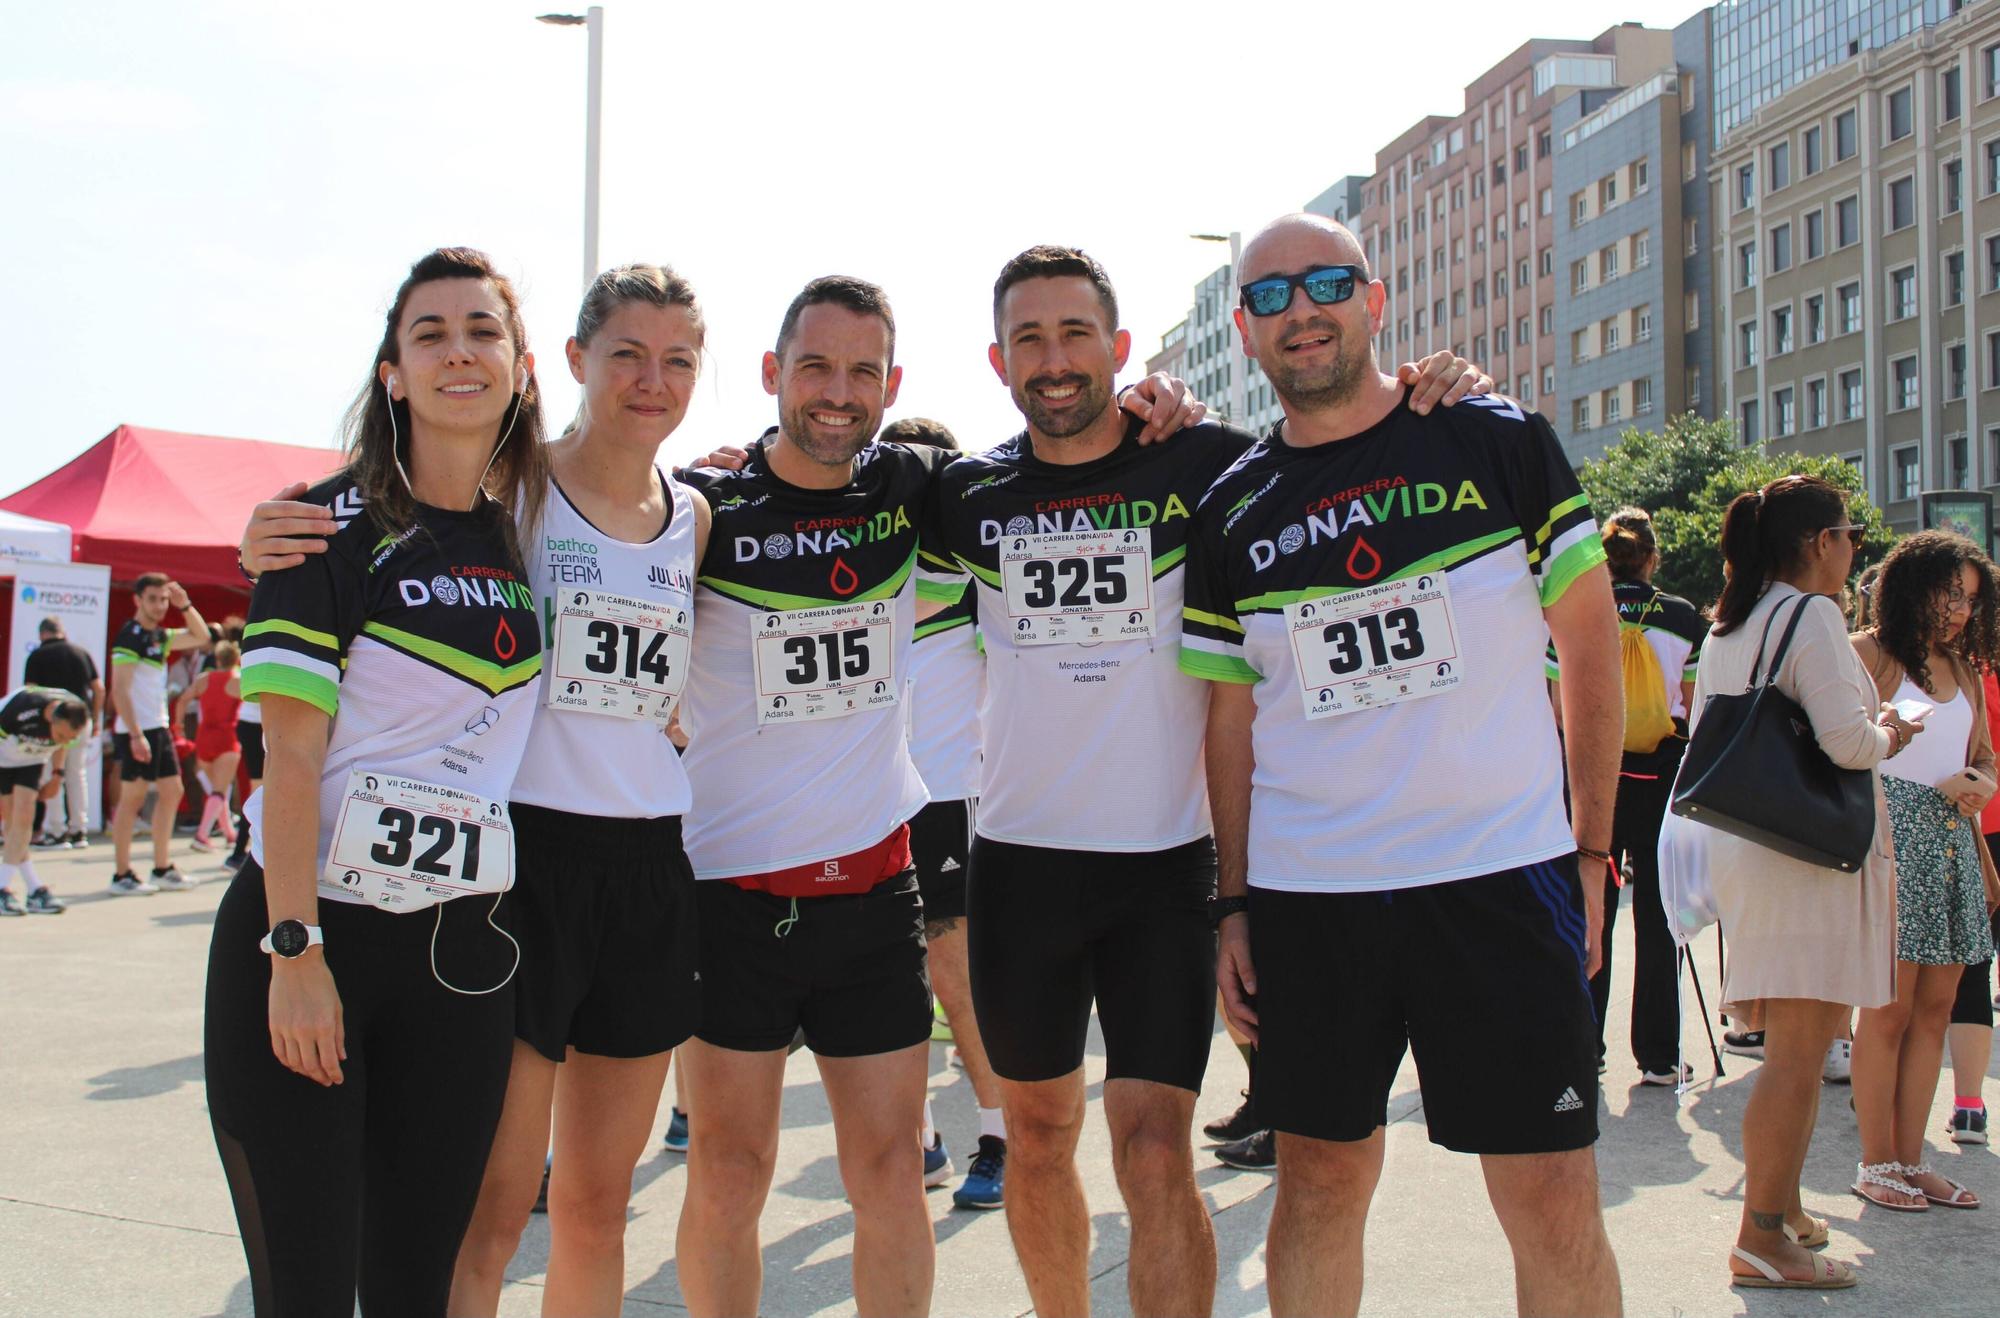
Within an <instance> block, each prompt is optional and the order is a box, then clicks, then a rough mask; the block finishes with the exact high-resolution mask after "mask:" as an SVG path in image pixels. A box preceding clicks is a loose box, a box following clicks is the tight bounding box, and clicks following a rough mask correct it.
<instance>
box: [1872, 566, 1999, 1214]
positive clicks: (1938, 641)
mask: <svg viewBox="0 0 2000 1318" xmlns="http://www.w3.org/2000/svg"><path fill="white" fill-rule="evenodd" d="M1875 603H1876V608H1877V613H1876V617H1875V623H1874V626H1873V627H1872V628H1871V629H1870V630H1868V631H1865V632H1862V633H1860V634H1859V635H1857V636H1855V638H1854V649H1855V652H1856V653H1857V654H1859V655H1860V656H1861V661H1862V663H1863V664H1865V665H1866V666H1867V668H1868V672H1869V675H1870V676H1871V677H1872V678H1873V679H1874V681H1875V690H1876V693H1877V694H1878V695H1879V696H1880V697H1881V699H1883V700H1889V701H1894V702H1896V703H1897V705H1898V706H1901V707H1907V708H1914V707H1916V706H1929V707H1930V708H1931V711H1932V712H1931V713H1930V714H1929V716H1928V718H1927V719H1926V726H1927V728H1928V732H1929V735H1927V736H1926V737H1925V738H1924V740H1923V742H1922V744H1920V745H1919V746H1917V747H1916V749H1914V750H1913V751H1912V752H1911V753H1910V754H1909V755H1907V756H1905V757H1903V758H1902V759H1900V760H1898V761H1897V762H1896V764H1895V767H1893V768H1888V769H1884V770H1883V771H1882V785H1883V787H1884V789H1885V790H1886V792H1887V794H1888V800H1889V819H1890V822H1891V824H1892V825H1893V827H1894V829H1895V840H1896V992H1895V997H1894V999H1893V1000H1892V1001H1890V1002H1889V1003H1887V1004H1885V1005H1883V1006H1881V1007H1879V1008H1877V1009H1875V1010H1872V1011H1864V1012H1862V1013H1861V1028H1860V1029H1859V1030H1858V1031H1857V1032H1856V1034H1855V1041H1854V1113H1855V1117H1856V1118H1857V1120H1858V1121H1859V1124H1860V1127H1861V1164H1860V1166H1859V1168H1858V1170H1857V1174H1856V1179H1855V1182H1854V1192H1855V1193H1856V1194H1858V1195H1860V1196H1861V1197H1862V1198H1864V1199H1866V1200H1868V1202H1870V1203H1872V1204H1877V1205H1879V1206H1881V1207H1883V1208H1887V1209H1893V1210H1895V1211H1898V1212H1906V1213H1907V1212H1921V1211H1923V1210H1926V1209H1928V1208H1930V1207H1932V1206H1933V1205H1936V1206H1939V1207H1943V1208H1977V1207H1979V1196H1978V1195H1976V1194H1974V1193H1973V1192H1972V1191H1970V1190H1968V1189H1966V1188H1965V1187H1964V1186H1962V1185H1960V1184H1959V1183H1958V1182H1956V1181H1954V1180H1952V1179H1951V1178H1950V1177H1948V1176H1944V1175H1941V1174H1940V1173H1938V1172H1936V1171H1933V1170H1932V1169H1931V1167H1930V1165H1929V1163H1928V1161H1927V1160H1926V1159H1925V1157H1924V1124H1925V1123H1926V1122H1928V1121H1929V1120H1930V1119H1931V1103H1932V1100H1933V1099H1934V1098H1935V1097H1936V1096H1937V1082H1938V1062H1939V1059H1940V1057H1941V1056H1942V1055H1943V1052H1944V1037H1945V1027H1946V1024H1947V1022H1948V1021H1949V1020H1950V1018H1951V1009H1952V1003H1953V1000H1954V999H1955V998H1956V997H1957V996H1958V982H1959V979H1960V976H1961V972H1962V971H1963V969H1964V967H1965V966H1966V965H1968V964H1977V963H1979V962H1981V961H1985V960H1987V959H1989V958H1990V957H1991V956H1992V955H1993V937H1992V931H1991V930H1990V929H1989V928H1988V926H1987V917H1988V914H1989V912H1990V911H1991V909H1992V904H1993V901H1994V899H1995V897H1996V896H2000V874H1996V872H1995V870H1994V865H1993V858H1992V856H1991V855H1990V854H1989V852H1988V849H1987V846H1986V840H1985V838H1984V837H1982V836H1981V835H1980V831H1979V812H1980V810H1981V808H1982V807H1984V806H1985V805H1986V803H1987V802H1988V801H1990V800H1991V799H1992V798H1993V794H1994V786H1995V782H1994V756H1993V739H1992V734H1991V732H1990V730H1989V728H1988V726H1987V722H1986V688H1985V684H1984V682H1983V681H1982V680H1981V678H1980V670H1981V669H1982V668H1988V667H1991V666H1992V665H1993V663H1994V660H1995V657H1996V652H2000V618H1996V617H1995V616H1994V615H1995V612H1996V609H2000V585H1996V582H1995V577H1994V567H1993V564H1992V562H1991V560H1989V559H1988V558H1987V557H1986V555H1985V554H1983V553H1981V552H1980V550H1979V547H1978V546H1977V545H1975V544H1973V543H1972V542H1971V541H1970V540H1967V539H1966V538H1965V537H1963V536H1959V535H1953V534H1952V533H1950V532H1949V531H1922V532H1919V533H1918V534H1916V535H1913V536H1910V537H1908V538H1906V539H1904V540H1902V541H1901V542H1899V543H1898V544H1897V545H1896V547H1895V548H1894V549H1892V550H1890V551H1889V556H1888V557H1887V558H1885V559H1883V560H1882V575H1881V577H1880V579H1879V580H1878V581H1877V582H1876V583H1875Z"/></svg>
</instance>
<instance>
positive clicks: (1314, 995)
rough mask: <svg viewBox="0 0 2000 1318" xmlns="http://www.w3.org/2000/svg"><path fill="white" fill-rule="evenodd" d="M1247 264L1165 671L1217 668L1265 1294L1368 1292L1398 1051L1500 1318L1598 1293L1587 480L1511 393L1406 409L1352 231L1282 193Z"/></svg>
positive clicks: (1557, 1307)
mask: <svg viewBox="0 0 2000 1318" xmlns="http://www.w3.org/2000/svg"><path fill="white" fill-rule="evenodd" d="M1239 270H1240V274H1241V278H1242V284H1241V298H1240V302H1241V305H1240V306H1239V308H1238V310H1237V312H1236V324H1237V327H1238V330H1239V332H1240V333H1241V335H1242V339H1243V343H1244V346H1245V349H1246V350H1247V351H1248V352H1249V353H1251V354H1252V355H1253V356H1255V357H1256V359H1257V361H1258V363H1259V364H1260V365H1261V366H1262V367H1263V368H1264V372H1265V374H1266V375H1267V376H1268V377H1269V378H1270V380H1271V384H1272V387H1273V389H1274V390H1275V391H1276V393H1277V395H1278V398H1279V401H1280V402H1281V403H1282V405H1283V407H1284V414H1285V419H1284V421H1283V423H1282V424H1281V425H1280V426H1278V427H1277V429H1276V430H1275V431H1274V432H1273V433H1271V434H1269V435H1267V436H1265V437H1264V438H1263V439H1261V440H1260V441H1259V442H1258V443H1257V444H1256V445H1255V446H1254V447H1253V448H1251V449H1250V451H1249V452H1247V453H1246V454H1244V456H1243V457H1242V459H1241V460H1239V461H1238V462H1237V463H1236V464H1235V465H1234V466H1233V467H1231V468H1230V470H1229V471H1228V472H1226V473H1224V474H1223V476H1222V477H1221V478H1220V479H1219V480H1217V481H1216V483H1215V484H1214V485H1213V486H1212V487H1210V489H1209V490H1208V492H1207V493H1206V494H1205V495H1203V497H1202V499H1201V501H1200V503H1199V505H1198V506H1197V510H1196V514H1195V519H1194V527H1193V529H1192V532H1191V534H1190V540H1189V550H1188V578H1187V604H1186V612H1185V618H1186V622H1185V626H1184V629H1183V633H1182V642H1181V645H1182V649H1181V664H1182V667H1183V669H1184V670H1185V671H1186V672H1188V673H1190V674H1192V675H1194V676H1196V677H1200V678H1204V679H1207V681H1208V682H1209V683H1210V689H1211V694H1210V699H1209V713H1208V727H1207V737H1206V743H1205V754H1206V757H1207V762H1208V786H1209V796H1210V801H1211V806H1212V813H1213V818H1214V823H1215V839H1216V847H1217V853H1218V855H1217V860H1218V869H1219V876H1218V877H1219V897H1218V902H1217V906H1218V914H1219V915H1220V917H1221V921H1220V934H1221V942H1220V952H1219V959H1218V960H1219V964H1218V967H1217V979H1218V981H1219V983H1220V985H1221V988H1222V993H1223V997H1224V1001H1225V1007H1226V1010H1227V1012H1228V1014H1229V1016H1230V1017H1231V1019H1232V1020H1233V1021H1234V1022H1235V1023H1236V1025H1237V1026H1238V1028H1240V1029H1242V1030H1243V1031H1244V1032H1245V1033H1247V1034H1249V1035H1250V1036H1251V1037H1252V1038H1253V1039H1254V1040H1255V1041H1256V1043H1257V1046H1258V1053H1257V1058H1258V1075H1257V1106H1258V1111H1259V1115H1260V1118H1261V1119H1262V1120H1263V1121H1264V1122H1265V1123H1266V1124H1268V1125H1270V1126H1271V1127H1272V1128H1273V1129H1275V1130H1276V1131H1277V1132H1278V1198H1277V1203H1276V1205H1275V1206H1274V1209H1273V1212H1272V1216H1271V1226H1270V1236H1269V1242H1268V1243H1269V1247H1268V1250H1267V1253H1266V1263H1267V1269H1268V1284H1269V1294H1270V1302H1271V1310H1272V1312H1273V1313H1275V1314H1281V1315H1282V1314H1302V1313H1315V1314H1320V1313H1343V1314H1352V1313H1354V1312H1356V1311H1357V1310H1358V1308H1359V1307H1360V1302H1361V1243H1362V1228H1363V1225H1364V1223H1365V1221H1366V1219H1367V1214H1368V1205H1369V1201H1370V1199H1371V1197H1372V1196H1373V1194H1374V1190H1375V1185H1376V1182H1377V1180H1378V1178H1379V1176H1380V1174H1381V1169H1382V1149H1383V1126H1384V1124H1385V1122H1386V1120H1387V1105H1388V1096H1389V1089H1390V1086H1391V1084H1392V1083H1393V1081H1394V1079H1395V1076H1396V1071H1397V1069H1398V1067H1399V1066H1400V1065H1401V1062H1402V1058H1403V1054H1404V1051H1405V1050H1406V1049H1409V1050H1411V1051H1414V1053H1415V1055H1416V1061H1417V1072H1418V1078H1419V1080H1420V1082H1421V1084H1422V1087H1423V1100H1424V1117H1425V1121H1426V1122H1427V1123H1428V1126H1429V1131H1430V1138H1431V1140H1432V1141H1433V1142H1435V1143H1438V1144H1442V1145H1444V1146H1445V1147H1447V1148H1450V1149H1454V1150H1458V1151H1461V1152H1467V1153H1473V1154H1477V1155H1479V1158H1480V1162H1481V1164H1482V1170H1483V1171H1484V1173H1485V1178H1486V1185H1487V1192H1488V1195H1489V1197H1490V1199H1491V1201H1492V1203H1493V1207H1494V1210H1495V1212H1496V1213H1497V1214H1498V1216H1499V1219H1500V1224H1501V1226H1502V1227H1503V1228H1504V1230H1505V1232H1506V1235H1507V1239H1508V1242H1509V1244H1510V1246H1511V1247H1512V1249H1513V1253H1514V1265H1515V1294H1516V1299H1517V1303H1518V1305H1519V1307H1520V1311H1521V1312H1522V1313H1591V1314H1611V1313H1616V1312H1618V1311H1619V1309H1620V1296H1619V1287H1618V1268H1617V1262H1616V1260H1615V1259H1614V1258H1613V1257H1612V1254H1611V1247H1610V1242H1609V1241H1608V1240H1607V1238H1606V1237H1605V1234H1604V1226H1603V1218H1602V1211H1601V1208H1600V1206H1599V1202H1598V1188H1597V1169H1596V1164H1595V1162H1594V1160H1593V1157H1592V1151H1591V1145H1592V1144H1593V1143H1594V1142H1595V1141H1596V1139H1597V1043H1596V1029H1595V1023H1594V1017H1593V1014H1592V1008H1591V1000H1590V991H1589V986H1588V983H1587V978H1588V976H1589V975H1590V973H1591V972H1592V971H1593V970H1594V969H1595V966H1596V962H1597V959H1598V946H1597V930H1598V928H1599V923H1600V919H1601V905H1602V893H1603V879H1604V868H1605V866H1606V865H1607V864H1608V863H1609V857H1608V855H1607V854H1606V853H1607V851H1608V849H1609V847H1610V840H1611V810H1612V799H1613V795H1614V791H1615V785H1616V782H1617V775H1618V762H1619V747H1620V742H1621V737H1622V728H1623V706H1622V696H1621V689H1620V679H1619V667H1618V638H1617V623H1616V613H1615V611H1614V609H1613V606H1612V598H1611V586H1610V580H1609V577H1608V575H1607V573H1606V571H1605V568H1604V553H1603V550H1602V548H1601V546H1600V545H1599V542H1598V537H1597V529H1596V526H1595V523H1594V522H1593V521H1592V518H1591V513H1590V508H1589V504H1588V502H1587V501H1586V499H1585V498H1584V495H1583V492H1582V490H1581V489H1580V488H1579V487H1578V485H1577V481H1576V477H1575V475H1574V473H1573V472H1572V471H1571V469H1570V465H1569V461H1568V459H1567V458H1566V457H1565V456H1564V454H1563V451H1562V446H1561V444H1560V443H1559V442H1558V441H1557V439H1556V435H1555V432H1554V430H1553V429H1551V428H1550V426H1549V423H1548V422H1547V421H1546V420H1544V419H1543V418H1542V417H1541V416H1539V415H1538V414H1536V413H1533V412H1530V411H1528V410H1526V409H1524V408H1523V407H1522V406H1521V405H1520V404H1519V403H1518V402H1516V401H1514V400H1513V399H1510V398H1506V397H1502V396H1500V395H1489V396H1486V397H1475V398H1467V399H1466V400H1464V402H1463V404H1462V405H1460V406H1459V407H1456V408H1447V409H1436V410H1432V411H1430V412H1428V413H1425V414H1422V415H1419V414H1417V413H1415V412H1413V411H1411V410H1410V409H1409V408H1407V407H1405V406H1403V405H1402V404H1403V400H1404V398H1405V397H1406V394H1407V388H1406V386H1405V385H1404V384H1403V383H1402V382H1400V381H1399V380H1398V379H1396V377H1394V376H1392V375H1386V374H1384V373H1383V372H1382V370H1381V368H1380V367H1379V365H1378V364H1377V362H1376V358H1375V336H1376V335H1377V334H1378V333H1379V332H1380V331H1381V328H1382V319H1383V310H1384V305H1385V303H1386V301H1387V291H1386V289H1385V288H1384V287H1383V285H1382V283H1381V282H1380V281H1379V280H1376V279H1374V278H1373V277H1372V275H1371V273H1370V271H1369V269H1368V263H1367V259H1366V257H1365V256H1364V254H1363V252H1362V250H1361V246H1360V244H1359V243H1358V242H1357V241H1356V240H1355V238H1354V235H1353V234H1352V233H1350V232H1349V231H1348V230H1347V229H1345V228H1344V227H1342V226H1340V225H1338V224H1335V223H1333V222H1332V221H1329V220H1325V219H1321V218H1320V217H1318V216H1309V215H1299V216H1288V217H1286V218H1285V219H1282V220H1279V221H1277V222H1276V223H1274V224H1272V225H1271V226H1269V227H1268V228H1266V229H1265V230H1264V231H1263V232H1261V233H1259V234H1258V235H1257V236H1256V238H1255V239H1254V240H1253V241H1252V242H1251V243H1250V245H1249V247H1248V248H1247V249H1245V251H1244V253H1243V260H1242V263H1241V265H1240V267H1239ZM1551 635H1553V637H1554V640H1555V646H1556V652H1557V654H1558V655H1559V656H1560V659H1561V662H1562V667H1563V679H1564V681H1563V692H1562V698H1563V718H1564V726H1565V728H1566V729H1567V730H1568V734H1569V735H1568V743H1567V754H1568V760H1569V763H1568V768H1569V782H1570V788H1571V793H1572V800H1573V803H1574V822H1573V823H1572V820H1571V818H1570V817H1569V816H1568V815H1567V814H1566V813H1565V810H1564V801H1563V783H1564V773H1563V770H1564V764H1563V756H1564V746H1563V743H1562V742H1560V741H1559V740H1558V738H1557V736H1556V726H1555V721H1554V718H1553V715H1552V713H1551V710H1550V708H1549V703H1548V700H1547V699H1546V698H1545V696H1544V694H1543V685H1542V671H1543V669H1542V647H1543V645H1544V642H1545V639H1546V638H1548V637H1549V636H1551ZM1573 674H1574V679H1573V678H1572V675H1573ZM1253 769H1254V771H1255V783H1254V786H1253V783H1252V771H1253Z"/></svg>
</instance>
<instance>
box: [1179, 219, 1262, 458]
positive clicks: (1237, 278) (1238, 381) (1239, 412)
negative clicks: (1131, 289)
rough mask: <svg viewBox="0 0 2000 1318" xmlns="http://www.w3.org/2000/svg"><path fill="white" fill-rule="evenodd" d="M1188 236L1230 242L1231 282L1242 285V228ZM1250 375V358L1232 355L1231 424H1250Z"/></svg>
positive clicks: (1201, 239) (1213, 241)
mask: <svg viewBox="0 0 2000 1318" xmlns="http://www.w3.org/2000/svg"><path fill="white" fill-rule="evenodd" d="M1188 237H1190V238H1192V239H1194V240H1195V241H1196V242H1203V243H1228V244H1229V282H1230V283H1232V284H1237V285H1238V286H1240V285H1241V282H1242V276H1241V274H1239V273H1238V271H1237V266H1238V265H1239V264H1240V263H1241V262H1242V259H1243V232H1242V230H1240V229H1231V230H1230V231H1229V232H1228V233H1227V234H1220V233H1191V234H1189V235H1188ZM1224 305H1227V299H1225V300H1224ZM1248 375H1249V359H1248V358H1246V357H1244V356H1243V355H1242V354H1241V353H1239V354H1237V355H1236V356H1235V357H1232V358H1231V359H1230V362H1229V421H1230V424H1231V425H1237V426H1247V425H1249V424H1250V415H1249V402H1248V398H1249V380H1248V379H1247V377H1248Z"/></svg>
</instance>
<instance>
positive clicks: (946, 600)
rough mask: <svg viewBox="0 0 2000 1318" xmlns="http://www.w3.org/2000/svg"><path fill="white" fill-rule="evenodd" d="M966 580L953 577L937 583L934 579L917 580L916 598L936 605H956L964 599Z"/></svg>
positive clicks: (921, 578)
mask: <svg viewBox="0 0 2000 1318" xmlns="http://www.w3.org/2000/svg"><path fill="white" fill-rule="evenodd" d="M965 587H966V580H965V578H964V577H955V578H953V579H952V580H950V581H939V580H937V579H936V578H935V577H923V576H920V577H918V578H917V598H918V599H920V600H930V601H932V602H933V603H937V604H956V603H958V602H959V601H960V600H962V599H964V598H965Z"/></svg>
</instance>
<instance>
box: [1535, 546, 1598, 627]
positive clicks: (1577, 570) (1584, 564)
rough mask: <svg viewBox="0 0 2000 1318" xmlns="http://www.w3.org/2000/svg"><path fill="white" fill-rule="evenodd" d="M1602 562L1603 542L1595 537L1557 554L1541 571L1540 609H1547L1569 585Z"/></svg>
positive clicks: (1561, 595) (1560, 596)
mask: <svg viewBox="0 0 2000 1318" xmlns="http://www.w3.org/2000/svg"><path fill="white" fill-rule="evenodd" d="M1603 561H1604V542H1603V541H1602V540H1599V539H1598V538H1597V537H1596V536H1594V535H1593V536H1586V537H1585V538H1583V539H1582V540H1579V541H1577V542H1576V543H1575V544H1573V545H1571V546H1570V547H1569V548H1568V549H1565V550H1563V551H1562V553H1560V554H1557V555H1556V557H1555V559H1554V561H1553V562H1551V563H1550V564H1549V565H1548V566H1547V567H1545V568H1543V569H1542V607H1543V608H1545V609H1546V608H1548V607H1549V606H1550V605H1551V604H1554V603H1555V602H1556V601H1557V600H1559V599H1561V598H1562V597H1563V593H1564V592H1565V591H1567V590H1568V589H1569V588H1570V583H1572V582H1574V581H1575V580H1576V579H1577V578H1578V577H1580V576H1582V575H1583V574H1584V573H1586V572H1588V571H1590V569H1592V568H1594V567H1596V566H1597V565H1598V564H1599V563H1602V562H1603Z"/></svg>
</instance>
